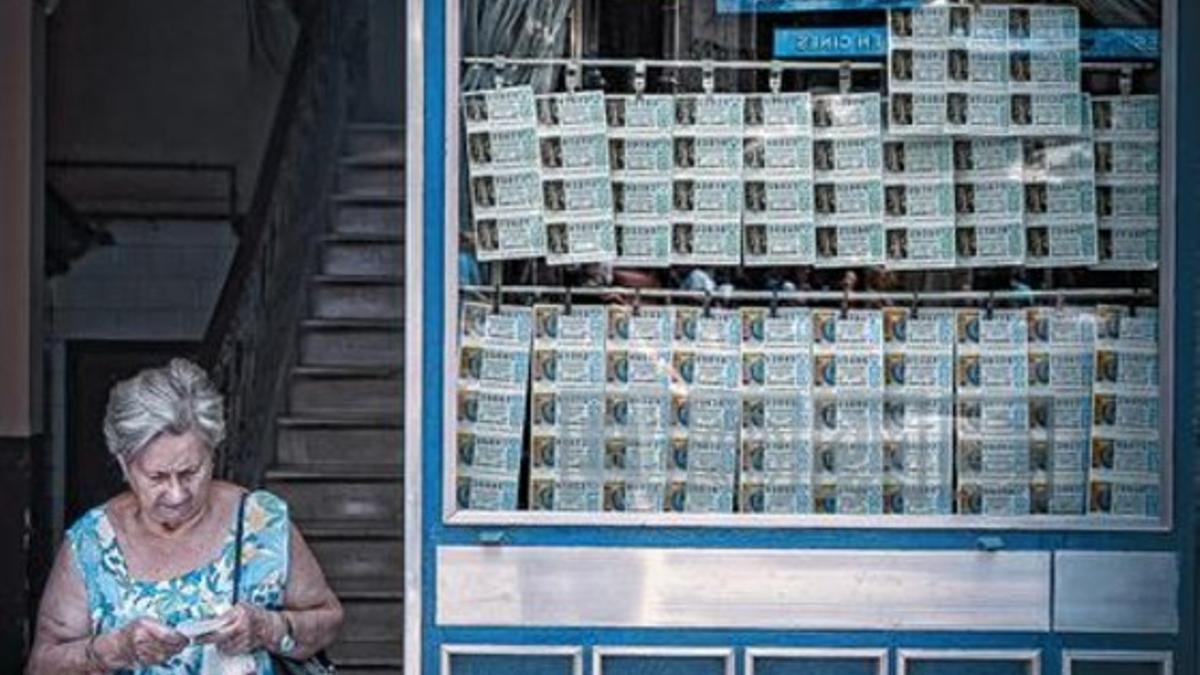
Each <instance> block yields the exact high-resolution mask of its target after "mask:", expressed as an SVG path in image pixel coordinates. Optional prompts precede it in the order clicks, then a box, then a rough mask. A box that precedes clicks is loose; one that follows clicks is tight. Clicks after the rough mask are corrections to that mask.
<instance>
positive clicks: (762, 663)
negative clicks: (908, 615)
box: [754, 657, 879, 675]
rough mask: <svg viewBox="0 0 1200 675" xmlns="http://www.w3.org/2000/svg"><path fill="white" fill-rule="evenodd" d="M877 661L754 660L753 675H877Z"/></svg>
mask: <svg viewBox="0 0 1200 675" xmlns="http://www.w3.org/2000/svg"><path fill="white" fill-rule="evenodd" d="M878 673H879V660H878V659H841V658H839V659H825V658H819V659H818V658H791V657H780V658H774V657H772V658H756V659H754V675H878Z"/></svg>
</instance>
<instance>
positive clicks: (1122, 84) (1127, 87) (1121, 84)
mask: <svg viewBox="0 0 1200 675" xmlns="http://www.w3.org/2000/svg"><path fill="white" fill-rule="evenodd" d="M1117 86H1118V88H1119V89H1120V91H1121V96H1129V94H1131V93H1132V92H1133V68H1132V67H1130V66H1122V67H1121V74H1120V75H1119V76H1118V77H1117Z"/></svg>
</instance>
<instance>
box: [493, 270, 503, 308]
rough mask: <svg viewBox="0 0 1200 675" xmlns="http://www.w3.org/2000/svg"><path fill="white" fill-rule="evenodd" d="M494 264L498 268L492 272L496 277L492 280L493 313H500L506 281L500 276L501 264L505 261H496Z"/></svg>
mask: <svg viewBox="0 0 1200 675" xmlns="http://www.w3.org/2000/svg"><path fill="white" fill-rule="evenodd" d="M494 264H495V265H496V269H495V271H493V272H492V276H493V277H495V280H494V281H493V282H492V314H499V313H500V296H501V295H502V294H503V293H504V282H503V281H502V280H501V278H500V277H501V275H500V265H502V264H503V263H500V262H496V263H494Z"/></svg>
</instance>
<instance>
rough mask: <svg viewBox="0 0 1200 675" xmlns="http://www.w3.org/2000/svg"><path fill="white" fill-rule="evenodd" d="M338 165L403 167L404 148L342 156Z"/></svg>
mask: <svg viewBox="0 0 1200 675" xmlns="http://www.w3.org/2000/svg"><path fill="white" fill-rule="evenodd" d="M338 163H339V164H341V165H342V166H393V167H403V166H404V164H405V161H404V148H402V147H400V148H383V149H380V150H370V151H366V152H356V153H348V154H345V155H342V157H341V159H339V160H338Z"/></svg>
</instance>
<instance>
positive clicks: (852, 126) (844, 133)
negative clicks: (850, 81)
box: [812, 94, 881, 138]
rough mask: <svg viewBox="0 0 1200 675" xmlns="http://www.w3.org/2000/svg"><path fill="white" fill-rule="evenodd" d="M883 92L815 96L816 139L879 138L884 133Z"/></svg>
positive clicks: (814, 126) (814, 121)
mask: <svg viewBox="0 0 1200 675" xmlns="http://www.w3.org/2000/svg"><path fill="white" fill-rule="evenodd" d="M880 103H881V101H880V97H879V94H832V95H821V96H814V97H812V127H813V135H814V137H816V138H833V137H839V136H841V137H872V136H874V137H878V136H879V134H880V132H881V109H880Z"/></svg>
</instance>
